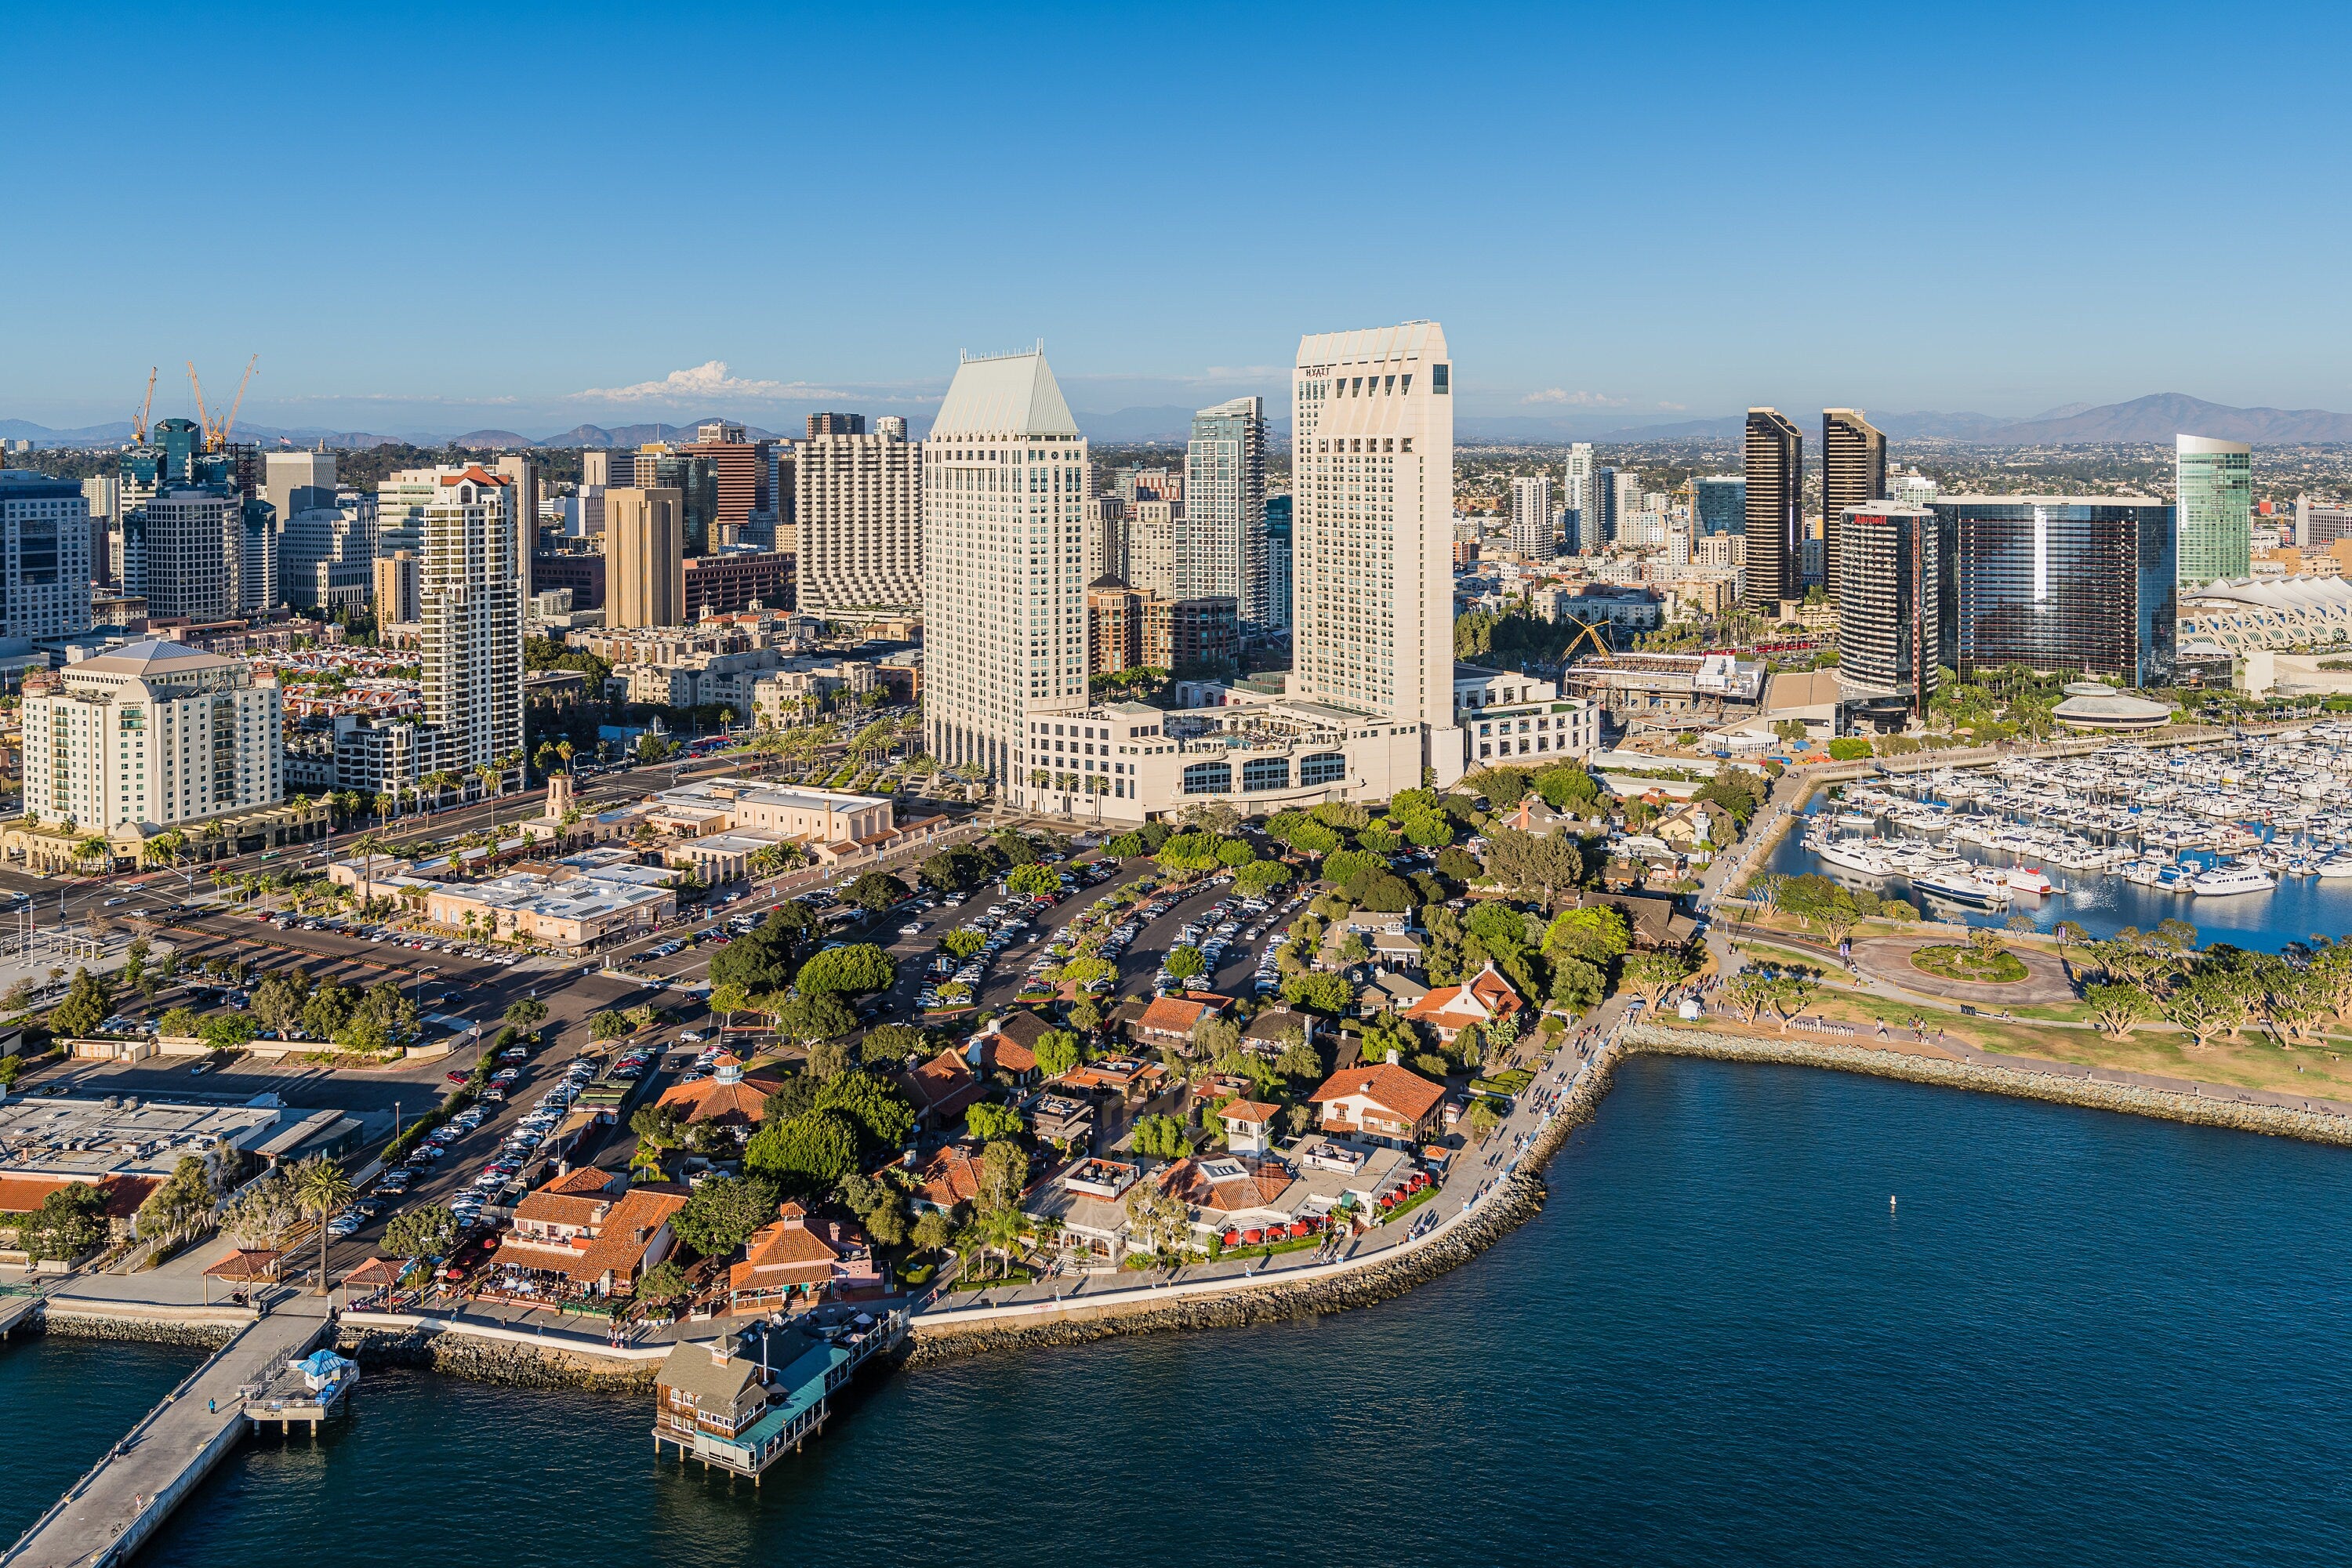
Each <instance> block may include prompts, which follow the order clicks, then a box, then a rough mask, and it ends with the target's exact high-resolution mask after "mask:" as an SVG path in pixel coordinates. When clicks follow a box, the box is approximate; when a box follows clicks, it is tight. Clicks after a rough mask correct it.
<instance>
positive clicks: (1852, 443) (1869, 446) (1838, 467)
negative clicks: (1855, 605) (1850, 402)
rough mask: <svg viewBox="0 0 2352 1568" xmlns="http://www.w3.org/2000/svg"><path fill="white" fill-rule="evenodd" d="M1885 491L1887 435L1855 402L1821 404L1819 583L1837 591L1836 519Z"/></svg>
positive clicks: (1868, 503)
mask: <svg viewBox="0 0 2352 1568" xmlns="http://www.w3.org/2000/svg"><path fill="white" fill-rule="evenodd" d="M1885 494H1886V437H1885V435H1884V434H1883V433H1882V432H1880V430H1879V429H1878V427H1877V426H1874V425H1873V424H1871V422H1870V421H1869V420H1867V419H1864V417H1863V416H1862V410H1860V409H1858V408H1824V409H1822V519H1823V521H1824V527H1823V529H1822V574H1821V575H1822V587H1824V588H1826V589H1827V590H1828V591H1829V594H1830V596H1831V597H1832V598H1835V597H1836V596H1837V592H1838V540H1839V536H1840V534H1841V533H1842V530H1841V529H1840V528H1839V527H1838V526H1837V523H1836V520H1837V519H1839V518H1842V517H1843V516H1844V515H1845V514H1846V511H1847V510H1848V509H1850V508H1853V507H1858V506H1869V505H1870V504H1871V503H1872V502H1874V501H1877V500H1882V499H1884V498H1885Z"/></svg>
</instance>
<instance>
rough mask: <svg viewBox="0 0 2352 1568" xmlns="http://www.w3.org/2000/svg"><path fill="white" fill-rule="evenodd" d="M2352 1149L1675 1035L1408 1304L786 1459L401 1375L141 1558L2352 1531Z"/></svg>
mask: <svg viewBox="0 0 2352 1568" xmlns="http://www.w3.org/2000/svg"><path fill="white" fill-rule="evenodd" d="M2346 1160H2347V1153H2346V1152H2344V1151H2341V1150H2336V1149H2329V1148H2322V1147H2317V1146H2314V1145H2307V1144H2300V1143H2294V1142H2287V1141H2284V1140H2278V1139H2268V1138H2259V1137H2251V1136H2246V1135H2242V1134H2234V1133H2228V1132H2222V1131H2212V1130H2207V1129H2200V1128H2189V1127H2181V1126H2176V1125H2173V1124H2170V1123H2166V1122H2159V1121H2141V1120H2137V1119H2132V1118H2126V1117H2121V1116H2114V1115H2107V1114H2103V1113H2099V1112H2095V1111H2087V1110H2074V1109H2070V1108H2065V1107H2056V1106H2047V1105H2042V1104H2037V1103H2032V1102H2025V1101H2019V1100H2004V1099H2000V1098H1996V1097H1992V1096H1974V1095H1969V1094H1965V1093H1961V1092H1958V1091H1953V1090H1946V1089H1930V1088H1924V1087H1920V1086H1916V1085H1908V1084H1900V1083H1893V1082H1885V1081H1881V1080H1878V1079H1868V1078H1860V1077H1853V1076H1848V1075H1843V1074H1837V1073H1826V1072H1812V1071H1807V1070H1804V1069H1801V1068H1759V1067H1745V1066H1732V1065H1726V1064H1717V1063H1707V1062H1698V1061H1685V1060H1661V1059H1648V1058H1643V1059H1638V1060H1636V1061H1634V1062H1633V1063H1632V1064H1630V1065H1629V1066H1628V1067H1627V1068H1625V1069H1624V1071H1623V1072H1622V1075H1621V1078H1620V1081H1619V1083H1618V1085H1617V1088H1616V1089H1615V1092H1614V1093H1613V1094H1612V1096H1611V1097H1610V1098H1609V1100H1607V1101H1606V1102H1605V1103H1604V1104H1603V1105H1602V1107H1601V1112H1600V1115H1599V1118H1598V1120H1597V1121H1596V1122H1595V1123H1594V1124H1593V1125H1592V1126H1591V1127H1590V1128H1587V1129H1585V1130H1584V1131H1581V1132H1580V1133H1579V1134H1578V1135H1577V1137H1576V1138H1575V1139H1573V1140H1572V1141H1571V1142H1570V1145H1569V1147H1568V1148H1567V1149H1566V1150H1565V1151H1564V1152H1562V1153H1561V1154H1560V1156H1559V1158H1558V1159H1557V1160H1556V1161H1555V1162H1554V1163H1553V1165H1552V1167H1551V1170H1550V1173H1549V1179H1550V1183H1551V1188H1552V1195H1551V1197H1550V1200H1549V1203H1548V1204H1547V1205H1546V1206H1545V1207H1544V1209H1543V1210H1542V1212H1541V1214H1540V1215H1538V1217H1537V1218H1535V1219H1534V1220H1533V1221H1531V1222H1530V1223H1529V1224H1528V1226H1525V1227H1524V1228H1522V1229H1520V1230H1519V1231H1517V1232H1516V1233H1514V1234H1513V1235H1511V1236H1510V1237H1507V1238H1505V1240H1504V1241H1503V1242H1502V1243H1501V1244H1500V1245H1498V1246H1497V1247H1496V1248H1495V1249H1494V1250H1493V1251H1492V1252H1491V1253H1489V1254H1487V1255H1486V1256H1485V1257H1483V1258H1479V1259H1478V1260H1476V1261H1475V1262H1474V1263H1472V1264H1470V1265H1469V1266H1468V1267H1466V1268H1462V1269H1459V1270H1456V1271H1455V1272H1454V1273H1453V1274H1450V1275H1448V1276H1446V1277H1444V1279H1439V1280H1437V1281H1436V1282H1434V1283H1433V1284H1432V1285H1430V1286H1428V1287H1426V1288H1425V1289H1421V1290H1419V1291H1416V1292H1414V1293H1413V1294H1412V1295H1411V1296H1409V1297H1407V1298H1404V1299H1402V1300H1396V1301H1392V1302H1389V1303H1386V1304H1384V1305H1382V1306H1381V1307H1379V1308H1376V1309H1373V1310H1366V1311H1360V1312H1351V1313H1346V1314H1340V1315H1337V1316H1333V1317H1329V1318H1324V1319H1319V1320H1315V1321H1306V1322H1299V1323H1286V1324H1280V1325H1274V1326H1269V1327H1265V1328H1260V1329H1252V1330H1241V1331H1204V1332H1200V1333H1193V1334H1185V1335H1162V1336H1144V1337H1137V1338H1132V1339H1115V1340H1110V1341H1106V1342H1099V1343H1097V1344H1093V1345H1088V1346H1083V1347H1077V1348H1070V1349H1061V1350H1053V1351H1041V1352H1034V1353H1030V1354H1025V1355H1019V1356H1011V1355H1006V1356H992V1357H985V1358H981V1359H975V1360H971V1361H967V1362H961V1363H950V1364H946V1365H943V1366H940V1367H936V1368H931V1369H927V1370H922V1371H919V1372H914V1373H898V1374H895V1375H892V1376H890V1377H888V1378H887V1380H883V1381H880V1382H878V1383H877V1384H874V1385H872V1386H871V1387H870V1388H869V1389H868V1390H866V1392H864V1393H862V1394H857V1395H855V1396H853V1398H852V1399H851V1401H850V1403H849V1405H848V1407H847V1408H846V1409H845V1412H844V1413H843V1415H841V1416H840V1417H839V1418H838V1419H837V1420H836V1421H835V1425H834V1426H833V1428H832V1429H831V1430H830V1431H829V1432H828V1433H827V1434H826V1435H825V1436H824V1437H823V1438H822V1439H821V1440H819V1441H818V1442H816V1443H815V1444H814V1445H813V1446H812V1447H810V1449H809V1450H808V1451H807V1452H806V1453H805V1454H804V1455H802V1456H800V1457H798V1458H793V1459H790V1460H788V1461H786V1462H785V1463H783V1464H782V1465H780V1466H778V1467H777V1468H774V1469H772V1470H771V1471H770V1472H769V1473H768V1476H767V1478H766V1481H765V1484H764V1485H763V1486H762V1487H761V1488H760V1489H757V1490H755V1489H753V1488H751V1486H750V1485H749V1484H748V1483H745V1482H742V1481H734V1482H731V1483H730V1481H729V1480H728V1479H725V1478H724V1477H715V1476H709V1475H706V1474H705V1473H704V1472H703V1471H702V1470H700V1469H699V1468H682V1467H681V1466H680V1465H679V1464H678V1463H677V1461H676V1460H675V1459H674V1458H673V1459H668V1460H660V1461H657V1460H656V1458H654V1456H653V1453H652V1445H651V1442H650V1440H649V1438H648V1437H647V1435H646V1432H647V1425H648V1420H649V1410H648V1405H647V1401H646V1399H645V1398H644V1397H642V1396H640V1397H620V1396H607V1395H596V1394H542V1393H525V1392H520V1391H509V1390H503V1389H497V1388H490V1387H485V1386H479V1385H474V1384H464V1383H459V1382H454V1381H450V1380H446V1379H443V1378H438V1377H435V1376H431V1375H428V1374H423V1373H400V1372H378V1373H371V1375H370V1376H369V1377H368V1378H367V1380H366V1381H365V1382H363V1383H362V1385H361V1387H360V1389H359V1391H358V1394H357V1395H356V1402H355V1407H354V1412H353V1415H352V1417H351V1418H350V1419H349V1420H348V1421H344V1422H339V1423H337V1424H335V1425H334V1426H331V1428H330V1429H329V1430H328V1432H327V1433H326V1434H325V1435H324V1436H322V1437H321V1438H320V1440H319V1441H317V1442H316V1443H315V1444H314V1443H313V1442H311V1441H310V1439H309V1438H307V1437H299V1436H298V1437H296V1438H293V1439H291V1440H286V1441H281V1440H279V1439H278V1438H276V1437H275V1436H272V1437H268V1438H265V1439H263V1440H261V1441H258V1442H255V1443H249V1444H248V1445H247V1446H246V1447H244V1448H243V1449H242V1450H241V1451H240V1452H239V1453H238V1455H237V1456H236V1457H235V1458H233V1459H232V1460H231V1461H230V1462H229V1463H228V1464H226V1465H225V1466H224V1467H223V1468H222V1470H221V1471H220V1472H219V1474H218V1475H217V1476H216V1477H215V1479H214V1480H213V1481H212V1482H210V1483H209V1484H208V1485H207V1486H206V1487H205V1489H203V1490H202V1492H201V1493H200V1494H199V1495H198V1496H197V1497H196V1498H195V1499H194V1500H193V1501H192V1503H191V1504H190V1505H189V1506H188V1507H187V1508H185V1509H184V1510H183V1511H182V1512H181V1514H180V1515H179V1516H178V1518H177V1519H175V1520H174V1521H173V1523H172V1524H171V1525H170V1526H169V1527H168V1528H167V1529H166V1531H164V1532H163V1535H162V1536H161V1537H160V1538H159V1540H158V1542H157V1543H156V1545H155V1546H154V1547H153V1548H152V1549H151V1550H150V1552H148V1553H147V1555H146V1557H145V1559H144V1561H145V1562H147V1563H155V1564H172V1565H174V1568H179V1565H186V1568H198V1565H205V1568H212V1565H217V1568H245V1565H247V1564H250V1563H255V1562H258V1561H271V1562H294V1563H325V1562H355V1563H376V1562H410V1561H419V1560H426V1561H436V1562H447V1563H501V1564H512V1565H515V1568H539V1565H547V1568H555V1565H558V1564H562V1565H575V1564H580V1563H618V1562H661V1563H698V1564H704V1565H709V1568H729V1565H734V1564H743V1565H747V1568H748V1565H750V1564H753V1563H770V1562H780V1561H794V1562H801V1561H808V1562H821V1563H846V1564H867V1563H871V1564H877V1565H879V1564H886V1563H887V1564H899V1563H907V1562H909V1561H919V1560H922V1559H924V1558H927V1557H934V1556H947V1557H951V1558H953V1559H956V1560H959V1561H977V1562H982V1563H1013V1564H1030V1563H1035V1564H1040V1565H1045V1564H1056V1565H1058V1564H1066V1563H1076V1562H1087V1563H1110V1564H1124V1563H1139V1564H1160V1563H1171V1562H1179V1563H1181V1562H1191V1561H1252V1562H1257V1561H1283V1560H1313V1561H1318V1562H1371V1563H1523V1562H1560V1563H1597V1564H1599V1563H1626V1564H1634V1563H1640V1564H1653V1563H1664V1564H1677V1563H1803V1564H1808V1565H1823V1564H1827V1565H1832V1568H1842V1565H1847V1564H1852V1565H1853V1568H1864V1565H1872V1568H1876V1565H1880V1564H1887V1563H1904V1564H1907V1563H1918V1564H1944V1563H2019V1564H2023V1563H2069V1564H2077V1565H2080V1564H2093V1565H2100V1564H2115V1565H2123V1564H2133V1565H2138V1564H2151V1563H2154V1564H2174V1563H2178V1564H2200V1565H2207V1564H2215V1563H2223V1564H2230V1563H2245V1564H2254V1563H2261V1564H2265V1565H2271V1568H2275V1565H2280V1564H2305V1563H2309V1564H2318V1563H2329V1564H2335V1563H2343V1562H2345V1561H2347V1559H2352V1482H2347V1468H2346V1466H2345V1463H2344V1456H2345V1455H2346V1454H2347V1452H2352V1363H2347V1358H2346V1357H2345V1356H2344V1355H2343V1354H2342V1353H2341V1340H2342V1308H2343V1303H2344V1301H2345V1300H2347V1293H2352V1223H2347V1221H2352V1212H2347V1211H2352V1184H2347V1182H2346V1181H2345V1180H2344V1173H2345V1171H2346V1169H2347V1167H2346V1164H2345V1161H2346ZM1890 1198H1895V1199H1899V1206H1897V1205H1891V1204H1890V1202H1889V1200H1890ZM82 1353H83V1352H81V1351H80V1350H79V1348H69V1347H67V1346H65V1345H63V1344H62V1343H60V1342H48V1343H39V1342H36V1343H33V1344H30V1345H26V1346H20V1347H15V1348H9V1349H6V1350H0V1367H5V1366H7V1365H8V1364H9V1363H22V1362H26V1361H29V1362H32V1363H40V1362H42V1361H45V1360H46V1359H47V1358H50V1357H56V1356H60V1355H73V1356H79V1355H81V1354H82ZM110 1353H115V1354H134V1353H138V1352H126V1351H121V1350H116V1351H113V1352H110ZM12 1375H16V1376H17V1377H18V1378H19V1379H20V1381H21V1378H22V1377H23V1375H25V1374H23V1373H21V1372H20V1371H19V1372H13V1373H12ZM143 1397H144V1395H143V1393H142V1394H141V1395H139V1396H136V1397H132V1396H126V1397H124V1398H122V1399H121V1400H120V1401H119V1407H118V1408H117V1409H116V1411H115V1412H114V1418H115V1420H116V1422H117V1424H118V1425H121V1424H127V1422H128V1421H129V1419H130V1418H131V1416H133V1415H136V1414H137V1411H138V1409H139V1408H142V1407H143V1405H142V1400H143ZM39 1415H40V1413H39V1412H37V1411H36V1410H34V1409H31V1408H27V1407H26V1406H25V1405H23V1404H22V1403H21V1401H17V1400H12V1407H11V1410H10V1413H9V1415H8V1417H7V1420H8V1430H9V1431H10V1434H11V1436H15V1437H16V1439H17V1441H16V1444H15V1445H14V1447H16V1449H17V1451H18V1452H20V1453H22V1452H23V1450H24V1449H25V1448H26V1442H25V1440H24V1439H25V1435H26V1433H28V1432H29V1431H31V1430H32V1429H33V1427H32V1425H31V1424H32V1423H34V1422H35V1421H36V1420H37V1419H38V1418H39ZM45 1485H46V1482H45ZM43 1500H46V1499H45V1498H44V1499H43ZM37 1506H38V1504H37V1503H36V1504H35V1505H34V1507H35V1508H36V1509H37Z"/></svg>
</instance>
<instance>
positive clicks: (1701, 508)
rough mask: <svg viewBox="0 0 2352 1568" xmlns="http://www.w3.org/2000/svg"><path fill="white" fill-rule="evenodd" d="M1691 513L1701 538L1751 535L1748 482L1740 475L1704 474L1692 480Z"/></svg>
mask: <svg viewBox="0 0 2352 1568" xmlns="http://www.w3.org/2000/svg"><path fill="white" fill-rule="evenodd" d="M1691 510H1692V514H1693V515H1694V516H1695V517H1696V519H1697V521H1698V536H1699V537H1700V538H1701V539H1710V538H1713V537H1714V536H1715V535H1717V534H1719V533H1745V532H1746V531H1748V480H1747V479H1745V478H1744V477H1742V476H1741V475H1738V474H1701V475H1699V476H1698V477H1697V478H1696V479H1693V480H1691Z"/></svg>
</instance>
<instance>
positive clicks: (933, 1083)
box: [896, 1051, 982, 1131]
mask: <svg viewBox="0 0 2352 1568" xmlns="http://www.w3.org/2000/svg"><path fill="white" fill-rule="evenodd" d="M896 1081H897V1083H898V1087H899V1088H901V1089H905V1090H906V1091H907V1098H908V1099H909V1100H913V1101H914V1102H915V1125H917V1126H918V1127H925V1128H929V1129H932V1130H934V1131H936V1130H937V1129H939V1128H942V1127H951V1126H953V1125H954V1124H955V1121H956V1119H957V1118H958V1117H961V1115H962V1114H963V1113H964V1112H965V1111H967V1110H971V1108H972V1107H973V1106H974V1105H977V1104H979V1103H980V1098H981V1093H982V1083H981V1079H980V1075H979V1074H978V1073H976V1072H974V1071H972V1068H971V1063H970V1062H968V1061H966V1060H964V1058H962V1057H961V1056H960V1055H959V1054H957V1053H956V1052H954V1051H941V1052H940V1054H939V1055H938V1056H935V1057H933V1058H931V1059H930V1060H929V1061H927V1062H925V1063H923V1064H922V1065H921V1066H920V1067H915V1068H908V1069H907V1070H906V1071H905V1072H902V1073H899V1074H898V1075H897V1076H896Z"/></svg>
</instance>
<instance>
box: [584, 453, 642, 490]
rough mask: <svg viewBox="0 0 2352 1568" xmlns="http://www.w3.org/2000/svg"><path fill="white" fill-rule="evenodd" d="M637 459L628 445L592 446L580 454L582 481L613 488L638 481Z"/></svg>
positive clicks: (586, 483)
mask: <svg viewBox="0 0 2352 1568" xmlns="http://www.w3.org/2000/svg"><path fill="white" fill-rule="evenodd" d="M636 479H637V469H636V459H635V457H634V455H632V453H631V452H630V451H629V449H628V448H626V447H621V448H618V449H615V448H612V447H590V448H589V449H588V450H587V451H584V452H583V453H581V454H580V482H581V483H582V484H583V485H594V486H596V487H597V488H598V489H612V488H613V487H614V486H615V485H622V486H626V485H633V484H635V482H636Z"/></svg>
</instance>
